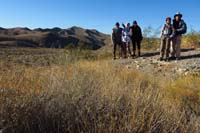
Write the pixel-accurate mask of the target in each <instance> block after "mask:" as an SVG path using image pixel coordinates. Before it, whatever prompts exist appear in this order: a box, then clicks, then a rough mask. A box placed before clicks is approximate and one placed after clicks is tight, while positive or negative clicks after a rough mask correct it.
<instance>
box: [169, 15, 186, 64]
mask: <svg viewBox="0 0 200 133" xmlns="http://www.w3.org/2000/svg"><path fill="white" fill-rule="evenodd" d="M182 17H183V15H182V14H181V13H180V12H178V13H176V14H175V15H174V20H173V36H172V56H171V58H170V59H172V60H176V61H178V60H179V59H180V56H181V39H182V35H183V34H185V33H186V32H187V25H186V23H185V22H184V20H183V19H182Z"/></svg>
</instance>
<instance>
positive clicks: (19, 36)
mask: <svg viewBox="0 0 200 133" xmlns="http://www.w3.org/2000/svg"><path fill="white" fill-rule="evenodd" d="M109 44H110V35H108V34H105V33H102V32H99V31H98V30H96V29H84V28H81V27H78V26H72V27H70V28H66V29H62V28H59V27H54V28H45V29H43V28H36V29H29V28H27V27H16V28H2V27H0V47H10V46H12V47H45V48H65V47H74V48H76V47H82V48H86V49H92V50H97V49H99V48H101V47H103V46H105V45H109Z"/></svg>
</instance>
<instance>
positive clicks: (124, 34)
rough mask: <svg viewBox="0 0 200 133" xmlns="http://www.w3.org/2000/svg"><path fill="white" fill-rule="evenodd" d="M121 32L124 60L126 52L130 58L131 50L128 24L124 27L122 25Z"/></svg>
mask: <svg viewBox="0 0 200 133" xmlns="http://www.w3.org/2000/svg"><path fill="white" fill-rule="evenodd" d="M123 27H124V29H123V31H122V42H123V48H124V54H125V58H127V51H128V52H129V55H130V56H131V49H130V42H131V38H130V34H131V33H130V23H127V24H126V26H125V25H124V24H123Z"/></svg>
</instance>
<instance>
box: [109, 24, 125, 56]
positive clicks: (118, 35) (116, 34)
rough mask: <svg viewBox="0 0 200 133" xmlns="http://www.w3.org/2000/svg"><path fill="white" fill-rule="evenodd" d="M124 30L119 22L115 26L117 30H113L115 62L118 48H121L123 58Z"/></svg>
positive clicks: (120, 54) (120, 53) (120, 52)
mask: <svg viewBox="0 0 200 133" xmlns="http://www.w3.org/2000/svg"><path fill="white" fill-rule="evenodd" d="M122 30H123V29H122V28H121V27H120V24H119V23H118V22H117V23H116V24H115V28H113V30H112V36H111V40H112V43H113V55H114V60H115V59H116V50H117V46H118V47H119V56H120V57H121V56H122V49H123V45H122Z"/></svg>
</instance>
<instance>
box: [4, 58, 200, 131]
mask: <svg viewBox="0 0 200 133" xmlns="http://www.w3.org/2000/svg"><path fill="white" fill-rule="evenodd" d="M0 79H1V80H0V92H1V95H0V110H1V111H0V120H1V121H0V129H3V130H4V131H5V132H197V131H198V129H199V122H200V121H199V115H198V114H196V113H195V112H191V113H190V114H187V113H186V112H187V111H190V109H188V108H187V106H188V104H187V103H185V104H176V103H179V102H180V103H182V102H181V101H182V98H181V99H179V97H182V95H181V96H179V95H178V94H177V97H178V98H177V97H176V95H175V97H174V93H170V92H171V91H169V93H166V92H168V91H167V89H166V88H165V87H164V86H163V85H161V84H160V82H159V80H158V79H156V78H152V77H151V76H149V75H146V74H141V73H139V72H137V71H135V70H134V69H127V68H124V67H119V66H118V67H116V66H114V65H111V64H110V63H108V62H104V61H102V62H98V61H92V62H91V61H78V62H75V63H71V64H68V65H65V66H49V67H28V68H27V67H22V68H18V69H17V71H16V69H13V70H10V71H6V72H4V73H2V74H1V75H0ZM195 80H196V82H194V84H192V85H191V87H194V88H196V87H199V86H198V85H199V84H197V83H199V82H197V81H199V78H198V77H196V78H195ZM179 82H180V81H179V80H178V81H175V82H174V83H173V84H170V83H169V86H170V87H169V88H170V89H171V90H176V88H180V87H178V86H179V85H180V86H181V87H186V88H187V86H188V85H189V86H190V84H188V83H187V82H186V83H185V82H181V84H180V83H179ZM192 83H193V82H192ZM193 85H194V86H193ZM189 86H188V87H189ZM171 87H172V88H171ZM182 91H185V90H182ZM175 92H177V93H178V92H179V91H178V90H177V91H175ZM195 93H196V92H194V95H195ZM186 94H187V93H186ZM194 97H195V98H197V97H196V96H194ZM195 100H197V99H195ZM174 101H177V102H174ZM192 103H193V102H192ZM194 104H195V106H194V110H196V109H198V108H199V105H196V103H195V102H194ZM188 117H189V118H191V119H188Z"/></svg>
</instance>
